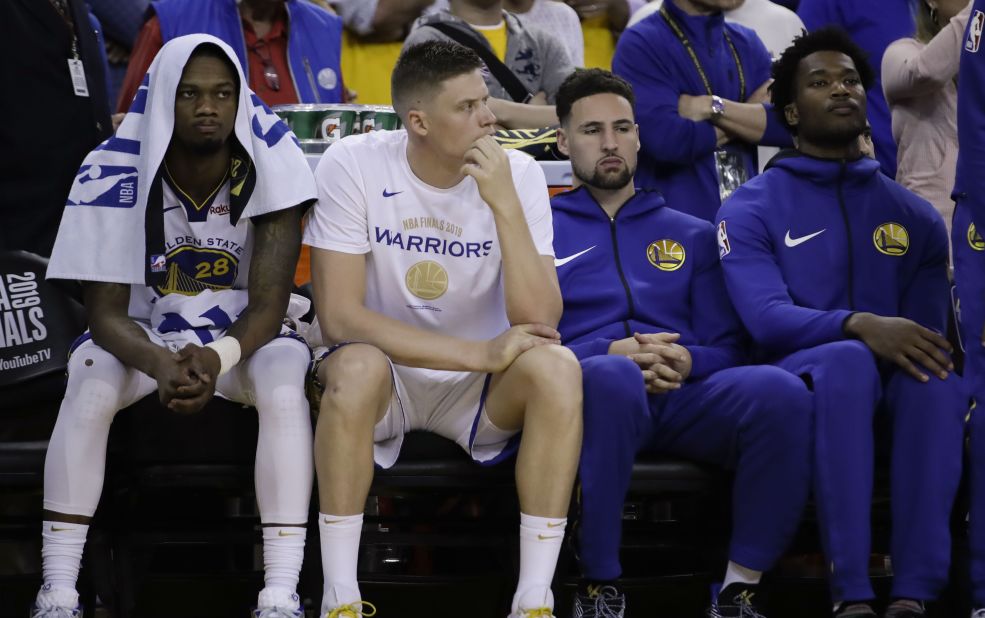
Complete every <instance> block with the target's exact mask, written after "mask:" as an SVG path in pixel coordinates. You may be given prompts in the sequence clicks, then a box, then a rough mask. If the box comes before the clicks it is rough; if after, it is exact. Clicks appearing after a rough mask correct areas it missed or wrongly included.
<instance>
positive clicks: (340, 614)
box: [325, 601, 376, 618]
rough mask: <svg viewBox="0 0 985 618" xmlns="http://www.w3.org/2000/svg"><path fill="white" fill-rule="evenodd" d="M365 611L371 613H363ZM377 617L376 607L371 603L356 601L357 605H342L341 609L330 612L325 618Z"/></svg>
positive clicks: (337, 608)
mask: <svg viewBox="0 0 985 618" xmlns="http://www.w3.org/2000/svg"><path fill="white" fill-rule="evenodd" d="M364 609H368V610H369V612H366V611H363V610H364ZM375 615H376V606H375V605H373V604H372V603H370V602H369V601H356V602H355V603H351V604H349V605H340V606H339V607H336V608H335V609H333V610H332V611H330V612H328V615H326V616H325V618H359V617H360V616H365V617H366V618H369V616H375Z"/></svg>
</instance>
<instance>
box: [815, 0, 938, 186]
mask: <svg viewBox="0 0 985 618" xmlns="http://www.w3.org/2000/svg"><path fill="white" fill-rule="evenodd" d="M921 1H922V0H921ZM910 4H911V3H910V0H879V1H878V2H873V1H871V0H800V6H799V7H798V8H797V15H799V16H800V18H801V19H802V20H804V25H806V26H807V30H808V31H813V30H817V29H818V28H821V27H823V26H828V25H836V26H841V27H842V28H843V29H845V30H846V31H847V32H848V34H849V36H851V37H852V39H853V40H854V41H855V42H856V43H858V44H859V45H861V46H862V49H864V50H865V51H866V53H868V58H869V62H870V63H871V64H872V66H873V67H874V68H875V71H876V80H875V83H874V84H873V85H872V88H870V89H869V91H868V92H867V93H866V95H867V98H868V109H869V122H870V123H871V124H872V141H873V143H874V144H875V147H876V158H878V159H879V164H880V165H881V166H882V171H883V173H884V174H886V175H887V176H889V177H890V178H895V177H896V142H894V141H893V132H892V123H891V118H890V115H889V106H888V105H886V99H885V97H884V96H883V93H882V74H881V67H882V54H883V53H884V52H885V51H886V48H887V47H889V44H890V43H892V42H893V41H895V40H897V39H902V38H904V37H908V36H911V35H912V34H913V31H914V23H913V13H912V12H911V10H910Z"/></svg>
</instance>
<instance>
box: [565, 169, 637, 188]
mask: <svg viewBox="0 0 985 618" xmlns="http://www.w3.org/2000/svg"><path fill="white" fill-rule="evenodd" d="M571 172H572V173H573V174H574V175H575V178H577V179H578V180H580V181H581V182H582V184H586V185H588V186H589V187H594V188H596V189H602V190H604V191H616V190H618V189H622V188H623V187H625V186H626V185H628V184H629V183H631V182H633V176H634V175H635V174H636V168H632V169H630V168H629V166H626V167H625V168H624V169H623V170H622V171H621V172H619V173H618V174H616V175H612V174H603V173H602V172H600V171H599V170H598V168H593V169H592V170H591V171H590V172H589V171H586V170H584V169H582V168H581V167H580V166H578V165H574V163H573V162H572V165H571Z"/></svg>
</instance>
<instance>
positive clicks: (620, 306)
mask: <svg viewBox="0 0 985 618" xmlns="http://www.w3.org/2000/svg"><path fill="white" fill-rule="evenodd" d="M633 98H634V97H633V92H632V89H631V88H630V86H629V84H628V83H626V82H625V81H623V80H622V79H621V78H619V77H616V76H613V75H612V74H611V73H609V72H607V71H602V70H599V69H593V70H588V71H578V72H576V73H575V74H573V75H572V76H571V77H569V78H568V79H567V80H566V81H565V82H564V84H563V85H562V86H561V88H560V90H559V93H558V102H557V110H558V115H559V118H560V119H561V131H560V132H559V137H558V145H559V147H560V148H561V149H562V151H563V152H565V153H567V154H569V156H570V157H571V163H572V168H573V170H574V175H575V182H574V184H575V187H576V188H575V189H574V190H572V191H569V192H567V193H564V194H561V195H559V196H557V197H555V198H554V200H553V201H552V208H553V211H554V249H555V255H556V256H557V258H556V261H555V263H556V266H557V269H558V279H559V281H560V284H561V294H562V297H563V299H564V313H563V316H562V318H561V323H560V324H559V326H558V330H559V331H560V332H561V336H562V340H563V341H564V342H565V343H566V345H568V347H569V348H571V349H572V350H573V351H574V352H575V354H576V355H577V356H578V357H579V359H581V363H582V369H583V372H584V373H583V375H584V394H585V397H584V421H585V425H584V426H585V432H584V443H583V448H582V456H581V461H580V464H579V474H580V478H581V496H582V505H581V520H580V526H579V530H580V538H579V544H580V552H579V554H580V558H581V567H582V571H583V573H584V577H585V581H584V582H583V584H582V586H581V587H580V589H579V591H578V594H577V596H576V599H575V607H574V611H573V615H574V616H575V617H576V618H588V617H591V618H621V617H623V616H624V615H625V608H626V601H625V596H624V595H623V594H622V593H620V592H619V590H618V588H617V587H616V586H615V580H616V579H618V577H619V576H620V572H621V567H620V564H619V544H620V536H621V519H622V506H623V502H624V500H625V497H626V492H627V490H628V487H629V480H630V474H631V472H632V465H633V460H634V459H635V457H636V454H637V453H638V452H640V451H642V450H653V451H659V452H663V453H669V454H674V455H678V456H682V457H688V458H692V459H696V460H699V461H704V462H711V463H716V464H723V465H726V466H728V467H731V468H734V470H735V474H736V477H735V489H734V492H735V496H736V499H735V501H734V504H733V507H734V527H733V531H732V543H731V547H730V550H729V558H730V560H731V562H730V563H729V567H728V571H727V573H726V578H725V582H724V585H723V588H722V592H721V594H720V595H719V596H718V600H717V602H716V603H715V605H714V607H712V609H711V610H710V611H709V615H710V616H747V617H749V616H762V614H761V613H759V612H760V611H761V609H759V608H760V605H759V604H758V601H757V599H756V598H755V590H756V588H757V584H758V582H759V577H760V574H761V572H762V571H765V570H767V569H769V568H771V567H772V565H773V563H774V562H775V561H776V559H777V558H778V557H779V556H780V554H781V553H782V552H783V551H784V549H785V548H786V547H787V544H788V542H789V541H790V539H791V537H792V536H793V534H794V533H795V531H796V529H797V524H798V522H799V520H800V516H801V513H802V510H803V507H804V503H805V501H806V499H807V493H808V488H809V483H810V469H809V466H810V414H811V395H810V392H809V391H808V389H807V387H806V385H805V384H804V382H803V381H802V380H801V379H800V378H798V377H796V376H794V375H792V374H790V373H788V372H785V371H782V370H780V369H778V368H776V367H770V366H760V367H737V366H736V365H738V364H740V363H741V362H742V361H743V359H744V354H743V349H742V344H741V341H742V327H741V325H740V323H739V320H738V317H737V316H736V315H735V312H734V311H733V309H732V307H731V304H730V302H729V300H728V295H727V292H726V290H725V285H724V281H723V279H722V273H721V266H720V264H719V262H718V256H717V253H716V248H715V229H714V226H713V225H712V224H711V223H709V222H707V221H703V220H701V219H698V218H695V217H692V216H690V215H687V214H684V213H682V212H680V211H677V210H674V209H671V208H669V207H667V206H666V205H665V204H664V199H663V197H661V196H660V194H659V193H654V192H646V191H637V190H636V189H635V188H634V186H633V173H634V172H635V169H636V153H637V150H638V149H639V145H640V142H639V134H638V130H637V127H636V124H635V121H634V117H633Z"/></svg>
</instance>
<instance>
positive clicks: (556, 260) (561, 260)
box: [554, 245, 598, 268]
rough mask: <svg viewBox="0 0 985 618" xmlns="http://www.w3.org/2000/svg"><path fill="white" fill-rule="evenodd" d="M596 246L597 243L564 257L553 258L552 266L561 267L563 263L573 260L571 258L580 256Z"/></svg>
mask: <svg viewBox="0 0 985 618" xmlns="http://www.w3.org/2000/svg"><path fill="white" fill-rule="evenodd" d="M597 246H598V245H592V246H591V247H589V248H588V249H585V250H584V251H579V252H578V253H576V254H574V255H569V256H568V257H566V258H554V268H561V267H562V266H564V265H565V264H567V263H568V262H570V261H571V260H573V259H575V258H577V257H580V256H583V255H585V254H586V253H588V252H589V251H591V250H592V249H594V248H595V247H597Z"/></svg>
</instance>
